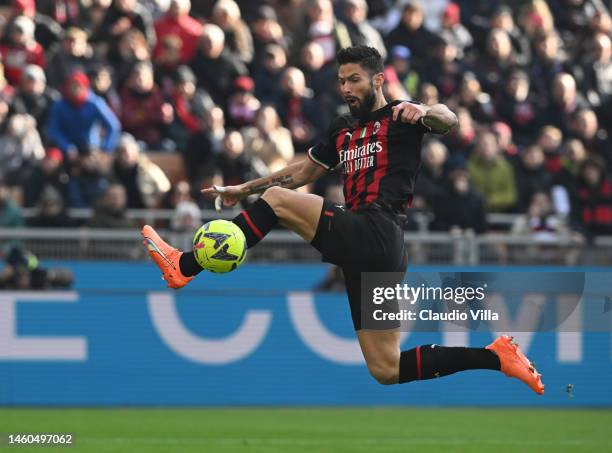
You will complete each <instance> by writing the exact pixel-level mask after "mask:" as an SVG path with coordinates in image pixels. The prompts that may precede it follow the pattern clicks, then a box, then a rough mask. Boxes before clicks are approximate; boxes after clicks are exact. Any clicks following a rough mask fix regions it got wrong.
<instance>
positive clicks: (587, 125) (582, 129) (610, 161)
mask: <svg viewBox="0 0 612 453" xmlns="http://www.w3.org/2000/svg"><path fill="white" fill-rule="evenodd" d="M570 128H571V132H570V135H571V136H574V137H577V138H578V139H580V141H582V143H583V144H584V145H585V146H586V148H587V149H588V150H589V153H591V154H594V155H597V156H599V157H600V158H601V159H603V161H604V162H606V164H607V167H608V168H609V169H612V141H611V139H610V136H609V135H608V133H607V132H606V131H605V130H604V129H601V128H600V127H599V122H598V120H597V115H596V114H595V112H594V111H593V110H591V109H580V110H578V111H576V113H575V114H574V115H573V118H572V122H571V125H570Z"/></svg>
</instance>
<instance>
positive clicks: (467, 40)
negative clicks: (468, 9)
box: [440, 2, 474, 59]
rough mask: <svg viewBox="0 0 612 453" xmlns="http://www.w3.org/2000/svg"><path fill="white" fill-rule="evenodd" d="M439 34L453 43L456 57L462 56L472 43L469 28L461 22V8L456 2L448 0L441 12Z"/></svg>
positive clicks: (472, 39)
mask: <svg viewBox="0 0 612 453" xmlns="http://www.w3.org/2000/svg"><path fill="white" fill-rule="evenodd" d="M440 36H441V37H442V39H444V40H445V41H447V42H450V43H452V44H453V46H454V47H455V49H456V50H457V58H459V59H462V58H464V56H465V54H466V51H467V50H469V49H470V47H472V44H474V38H472V35H471V33H470V32H469V30H468V29H467V28H466V27H464V26H463V24H462V23H461V8H460V7H459V5H458V4H457V3H453V2H450V3H448V4H447V5H446V8H445V9H444V12H443V13H442V29H441V30H440Z"/></svg>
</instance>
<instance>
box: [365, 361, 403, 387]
mask: <svg viewBox="0 0 612 453" xmlns="http://www.w3.org/2000/svg"><path fill="white" fill-rule="evenodd" d="M368 370H369V371H370V374H371V375H372V377H373V378H374V379H376V382H378V383H379V384H382V385H392V384H397V383H398V380H399V369H398V367H395V366H389V365H368Z"/></svg>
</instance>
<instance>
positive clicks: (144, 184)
mask: <svg viewBox="0 0 612 453" xmlns="http://www.w3.org/2000/svg"><path fill="white" fill-rule="evenodd" d="M110 179H111V180H113V181H115V182H118V183H120V184H121V185H122V186H123V187H124V188H125V192H126V196H127V207H128V209H143V208H156V207H158V206H159V204H160V201H161V199H162V198H163V196H164V195H165V194H166V193H168V192H169V191H170V181H169V180H168V178H167V177H166V175H165V173H164V172H163V171H162V170H161V168H159V166H157V165H156V164H154V163H153V162H151V160H150V159H149V158H148V157H147V155H146V154H145V153H142V152H141V150H140V146H139V145H138V142H137V141H136V139H135V138H134V137H133V136H132V135H130V134H127V133H123V134H122V135H121V138H120V139H119V144H118V145H117V150H116V151H115V155H114V160H113V164H112V167H111V175H110Z"/></svg>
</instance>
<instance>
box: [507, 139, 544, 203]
mask: <svg viewBox="0 0 612 453" xmlns="http://www.w3.org/2000/svg"><path fill="white" fill-rule="evenodd" d="M544 159H545V158H544V151H542V148H540V147H539V146H538V145H531V146H528V147H527V148H526V149H525V150H523V152H522V153H521V154H520V158H519V159H518V161H517V163H516V166H515V168H514V177H515V181H516V188H517V191H518V196H517V209H518V211H519V212H525V211H527V209H528V207H529V204H530V203H531V199H532V198H533V196H534V195H535V194H536V193H540V192H543V193H548V192H549V190H550V188H551V184H552V177H551V175H550V173H548V171H547V170H546V165H545V160H544Z"/></svg>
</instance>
